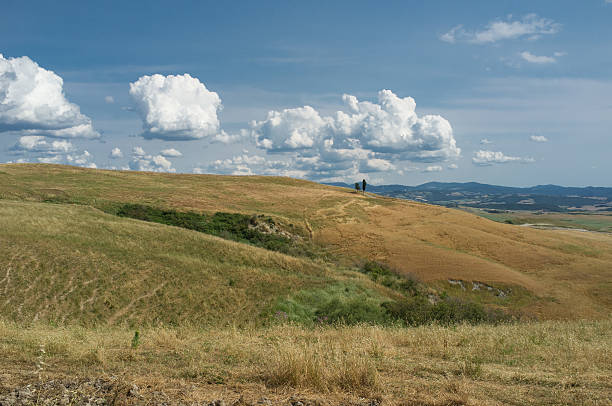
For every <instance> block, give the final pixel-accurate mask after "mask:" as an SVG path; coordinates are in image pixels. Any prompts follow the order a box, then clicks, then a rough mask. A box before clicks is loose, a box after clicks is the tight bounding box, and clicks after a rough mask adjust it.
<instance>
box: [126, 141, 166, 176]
mask: <svg viewBox="0 0 612 406" xmlns="http://www.w3.org/2000/svg"><path fill="white" fill-rule="evenodd" d="M129 168H130V169H131V170H133V171H146V172H176V169H175V168H173V167H172V162H170V161H169V160H168V159H166V158H165V157H164V156H162V155H149V154H147V153H146V152H145V151H144V150H143V149H142V147H134V148H133V149H132V160H131V161H130V163H129Z"/></svg>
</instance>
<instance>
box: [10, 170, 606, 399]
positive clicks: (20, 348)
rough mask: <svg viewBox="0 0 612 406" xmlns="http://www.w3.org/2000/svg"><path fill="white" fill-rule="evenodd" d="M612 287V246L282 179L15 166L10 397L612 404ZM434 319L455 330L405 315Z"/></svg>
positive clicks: (587, 236) (589, 237) (595, 236)
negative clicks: (505, 315) (501, 314)
mask: <svg viewBox="0 0 612 406" xmlns="http://www.w3.org/2000/svg"><path fill="white" fill-rule="evenodd" d="M143 220H144V221H143ZM284 252H285V253H284ZM368 260H370V261H368ZM371 261H375V262H371ZM385 264H387V265H389V266H390V267H391V268H389V267H387V266H385ZM611 273H612V237H610V235H608V234H604V233H580V232H576V231H560V230H537V229H530V228H525V227H519V226H514V225H509V224H503V223H496V222H493V221H490V220H487V219H485V218H482V217H478V216H475V215H472V214H470V213H467V212H464V211H460V210H454V209H449V208H444V207H440V206H432V205H428V204H423V203H416V202H410V201H406V200H400V199H393V198H387V197H381V196H377V195H373V194H365V195H362V194H356V193H354V192H353V191H351V190H348V189H344V188H338V187H331V186H324V185H320V184H316V183H312V182H307V181H302V180H295V179H287V178H274V177H257V176H252V177H251V176H249V177H237V176H213V175H172V174H158V173H139V172H116V171H104V170H92V169H83V168H75V167H68V166H58V165H30V164H25V165H24V164H15V165H13V164H11V165H0V315H1V316H0V404H5V403H6V404H40V403H41V402H46V403H45V404H117V405H119V404H121V405H124V404H125V405H138V404H172V405H174V404H177V405H178V404H208V405H220V404H233V405H262V404H263V405H272V404H279V405H288V404H290V405H299V404H302V405H305V404H307V405H319V404H326V405H346V404H351V405H380V404H405V405H415V406H416V405H420V406H440V405H497V404H500V403H501V404H533V405H540V404H589V405H590V404H592V405H596V404H607V403H609V402H610V393H611V392H610V389H611V388H612V387H611V386H610V383H609V376H610V365H612V363H611V362H610V360H611V359H612V352H611V350H610V349H611V348H612V346H611V345H610V330H611V329H612V324H611V323H610V320H609V314H610V310H611V308H612V304H611V303H610V298H611V297H612V294H611V293H612V289H611V286H610V280H611V276H612V275H611ZM419 280H421V281H423V282H419ZM430 301H432V302H434V303H430ZM415 305H418V306H416V307H415ZM453 306H455V307H453ZM479 306H484V307H486V309H487V312H492V313H486V314H498V313H495V312H496V311H499V310H500V309H501V310H503V312H507V313H510V314H512V315H515V316H517V317H520V319H519V320H518V321H516V320H515V322H511V323H505V322H503V321H505V320H508V319H507V318H501V319H495V318H493V319H487V318H484V319H482V318H481V316H483V315H485V314H484V313H483V312H482V311H481V310H479V309H482V308H484V307H479ZM423 309H425V310H427V309H429V310H428V311H431V312H433V313H431V314H434V313H436V312H437V313H439V314H438V315H441V316H443V317H442V318H440V317H438V318H433V319H429V320H433V321H434V322H435V323H433V324H431V323H429V322H427V320H424V321H425V322H424V323H423V322H417V323H403V321H404V318H403V317H396V318H389V317H390V315H398V314H399V315H409V316H411V317H412V316H414V317H416V316H419V315H423V314H425V313H423V311H424V310H423ZM458 311H462V312H463V313H460V315H461V318H459V319H452V318H451V320H450V321H451V322H452V321H453V320H455V322H454V323H450V324H452V326H451V327H448V326H446V324H445V320H446V319H445V318H444V317H447V316H449V315H450V316H451V317H454V316H453V315H454V314H459V313H454V312H458ZM402 312H404V313H402ZM419 317H420V316H419ZM533 318H539V319H566V320H544V321H542V320H540V321H532V320H531V319H533ZM585 318H590V319H600V320H583V319H585ZM417 321H418V320H417ZM500 321H502V322H500ZM438 322H439V323H440V324H438ZM483 322H484V323H483ZM423 324H424V325H423ZM474 324H479V325H474ZM408 326H414V327H410V328H406V327H408Z"/></svg>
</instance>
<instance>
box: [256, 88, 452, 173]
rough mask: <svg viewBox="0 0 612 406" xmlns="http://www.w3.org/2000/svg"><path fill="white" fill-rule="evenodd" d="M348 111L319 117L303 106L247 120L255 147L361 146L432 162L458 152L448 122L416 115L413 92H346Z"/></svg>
mask: <svg viewBox="0 0 612 406" xmlns="http://www.w3.org/2000/svg"><path fill="white" fill-rule="evenodd" d="M343 100H344V102H345V104H346V107H347V109H348V110H349V112H348V113H346V112H343V111H338V112H336V114H335V115H334V116H327V117H321V115H320V114H319V113H318V112H317V111H316V110H315V109H313V108H312V107H310V106H305V107H300V108H295V109H285V110H283V111H282V112H278V111H271V112H269V113H268V117H267V118H266V119H265V120H263V121H254V122H253V123H252V124H251V128H252V131H253V135H254V136H255V140H256V143H257V145H258V146H259V147H261V148H264V149H266V150H268V151H270V152H284V151H303V150H307V149H313V148H318V149H321V148H322V147H325V146H326V145H327V144H326V143H329V142H330V141H331V142H332V143H333V145H334V148H335V149H337V148H344V149H364V150H368V151H371V152H373V153H378V154H391V155H397V156H401V158H402V159H404V160H412V161H424V162H435V161H440V160H445V159H449V158H455V157H458V156H459V154H460V152H461V150H460V149H459V148H458V147H457V144H456V141H455V138H454V137H453V130H452V127H451V125H450V123H449V122H448V121H447V120H446V119H444V118H443V117H440V116H438V115H426V116H422V117H419V116H418V115H417V114H416V112H415V108H416V103H415V101H414V99H413V98H411V97H405V98H400V97H398V96H396V95H395V94H394V93H393V92H392V91H390V90H381V91H380V92H379V93H378V103H371V102H368V101H359V100H357V98H356V97H355V96H351V95H344V97H343Z"/></svg>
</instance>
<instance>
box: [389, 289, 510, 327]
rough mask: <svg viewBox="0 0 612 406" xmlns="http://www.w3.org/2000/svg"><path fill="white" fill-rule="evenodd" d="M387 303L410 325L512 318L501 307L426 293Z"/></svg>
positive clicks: (477, 322) (390, 313) (487, 321)
mask: <svg viewBox="0 0 612 406" xmlns="http://www.w3.org/2000/svg"><path fill="white" fill-rule="evenodd" d="M383 307H384V308H385V309H386V311H387V312H388V314H389V316H390V317H391V318H393V319H397V320H401V321H403V322H404V323H406V324H407V325H410V326H418V325H423V324H431V323H438V324H442V325H453V324H458V323H469V324H479V323H498V322H502V321H507V320H509V318H508V316H507V315H505V314H504V313H502V312H500V311H493V310H489V309H486V308H485V307H484V306H482V305H480V304H478V303H473V302H468V301H465V300H461V299H458V298H449V297H446V298H444V299H440V300H439V301H438V302H436V303H431V302H430V301H429V300H428V298H427V297H425V296H417V297H413V298H410V299H406V300H403V301H398V302H387V303H384V304H383Z"/></svg>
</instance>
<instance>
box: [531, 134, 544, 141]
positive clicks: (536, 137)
mask: <svg viewBox="0 0 612 406" xmlns="http://www.w3.org/2000/svg"><path fill="white" fill-rule="evenodd" d="M529 139H530V140H531V141H534V142H548V138H546V137H545V136H543V135H532V136H531V137H529Z"/></svg>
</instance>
